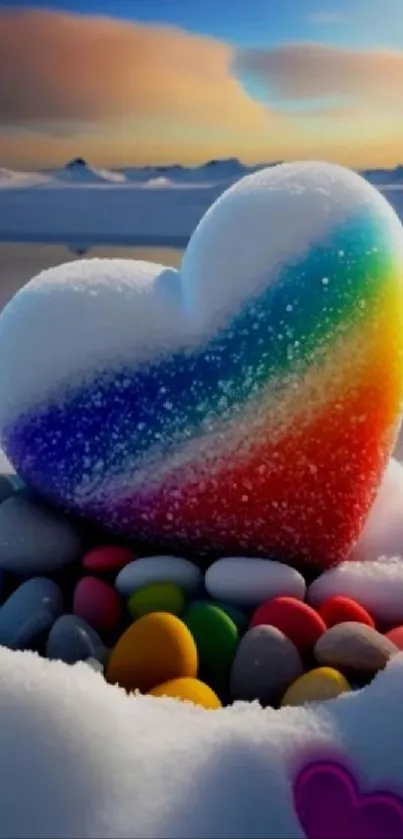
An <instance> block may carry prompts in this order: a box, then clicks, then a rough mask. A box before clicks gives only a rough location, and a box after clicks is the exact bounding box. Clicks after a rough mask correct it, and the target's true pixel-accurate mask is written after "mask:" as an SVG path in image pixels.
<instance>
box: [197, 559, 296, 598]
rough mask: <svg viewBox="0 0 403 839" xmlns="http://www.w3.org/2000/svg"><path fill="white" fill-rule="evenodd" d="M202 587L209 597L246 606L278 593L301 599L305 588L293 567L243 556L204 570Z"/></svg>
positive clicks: (223, 560) (225, 560)
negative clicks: (204, 587) (203, 586)
mask: <svg viewBox="0 0 403 839" xmlns="http://www.w3.org/2000/svg"><path fill="white" fill-rule="evenodd" d="M205 586H206V589H207V591H208V593H209V594H210V595H211V597H214V598H216V599H217V600H224V601H226V602H227V603H229V604H233V605H235V606H240V607H242V606H243V607H246V608H248V607H250V608H253V607H255V606H258V605H259V604H260V603H261V602H262V601H263V600H268V599H269V598H272V597H277V596H279V595H288V596H290V597H295V598H298V599H299V600H303V599H304V597H305V590H306V584H305V580H304V578H303V577H302V575H301V574H300V573H299V572H298V571H296V570H295V568H291V567H290V566H288V565H283V564H282V563H281V562H275V561H273V560H271V559H255V558H253V557H244V556H237V557H224V558H223V559H218V560H217V561H216V562H213V564H212V565H210V567H209V568H208V570H207V572H206V577H205Z"/></svg>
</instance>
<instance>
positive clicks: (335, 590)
mask: <svg viewBox="0 0 403 839" xmlns="http://www.w3.org/2000/svg"><path fill="white" fill-rule="evenodd" d="M334 595H341V596H343V597H352V598H353V600H357V601H358V603H361V605H362V606H364V608H365V609H367V611H368V612H369V613H370V614H371V615H372V616H373V617H374V618H375V619H376V620H378V621H381V622H383V623H388V624H390V625H391V626H392V625H394V626H398V625H400V624H403V561H402V560H401V558H400V557H379V559H374V560H369V561H368V562H355V561H354V560H352V561H351V560H350V561H347V562H342V563H340V565H338V566H337V567H336V568H330V569H329V570H328V571H325V573H324V574H321V576H320V577H318V578H317V579H316V580H314V582H313V583H312V584H311V585H310V587H309V589H308V602H309V603H311V604H312V605H313V606H319V605H320V604H321V603H323V602H324V600H326V599H327V598H328V597H333V596H334Z"/></svg>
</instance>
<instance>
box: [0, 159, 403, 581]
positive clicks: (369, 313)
mask: <svg viewBox="0 0 403 839" xmlns="http://www.w3.org/2000/svg"><path fill="white" fill-rule="evenodd" d="M402 278H403V233H402V228H401V225H400V222H399V220H398V219H397V217H396V216H395V214H394V212H393V210H392V209H391V207H390V206H389V204H388V203H387V202H386V200H385V199H384V198H383V197H382V196H381V195H380V194H379V193H378V192H377V191H376V190H375V189H374V188H372V187H371V186H370V185H369V184H367V183H366V182H365V181H364V180H363V179H361V178H360V177H359V176H358V175H356V174H354V173H352V172H349V171H347V170H344V169H342V168H340V167H336V166H332V165H327V164H315V163H296V164H289V165H282V166H277V167H273V168H271V169H270V168H269V169H266V170H264V171H262V172H258V173H255V174H253V175H250V176H248V177H246V178H244V179H243V180H242V181H240V182H238V183H237V184H236V185H235V186H234V187H232V188H231V189H229V190H228V191H227V192H226V193H224V195H223V196H221V198H220V199H219V200H218V201H217V202H216V203H215V204H214V205H213V206H212V207H211V208H210V210H209V211H208V212H207V214H206V215H205V217H204V218H203V219H202V221H201V223H200V225H199V227H198V228H197V229H196V231H195V233H194V234H193V236H192V238H191V240H190V243H189V245H188V248H187V251H186V253H185V256H184V260H183V264H182V267H181V270H180V272H176V271H173V270H170V269H166V268H164V267H163V266H157V265H150V264H146V263H142V262H128V261H121V260H110V261H107V260H90V261H88V260H87V261H86V260H84V261H78V262H75V263H71V264H69V265H66V266H62V267H59V268H55V269H52V270H50V271H47V272H44V273H43V274H41V275H39V276H38V277H37V278H35V279H34V280H33V281H32V282H31V283H30V284H28V286H27V287H26V288H25V289H23V290H22V291H20V292H19V293H18V294H17V295H16V297H15V298H14V299H13V301H12V302H11V303H10V304H9V305H8V306H7V307H6V309H5V311H4V312H3V314H2V315H1V318H0V392H1V394H2V398H1V405H0V429H1V437H2V442H3V445H4V448H5V451H6V453H7V455H8V456H9V458H10V459H11V461H12V463H13V465H14V467H15V468H16V470H17V471H18V472H19V473H20V474H21V475H22V476H23V477H24V478H25V479H26V480H27V481H28V482H29V483H30V484H32V485H33V486H34V487H35V488H36V489H37V490H38V491H39V492H40V493H42V494H43V495H44V496H46V497H47V498H49V499H50V500H51V501H54V502H56V503H58V504H60V505H62V506H63V507H65V508H67V509H70V510H72V511H75V512H78V513H81V514H84V515H86V516H90V517H93V518H95V519H98V520H100V521H101V522H103V523H104V524H106V525H107V526H109V527H112V528H114V529H115V530H118V531H122V532H125V533H128V534H129V535H131V536H136V537H138V538H141V539H145V540H149V541H151V542H153V543H154V544H155V543H157V544H158V543H159V544H161V545H165V546H166V547H168V546H169V547H170V548H171V549H176V550H181V551H185V550H186V549H188V548H192V549H194V550H196V551H197V550H204V549H213V550H216V551H220V552H223V553H231V552H232V553H234V552H236V553H238V554H239V553H246V554H262V555H268V554H271V555H273V554H274V555H276V556H277V557H278V558H283V559H285V560H288V561H293V560H298V559H301V560H304V559H305V560H310V561H312V562H315V563H317V564H318V565H323V566H325V565H329V564H331V563H334V562H338V561H339V560H341V559H344V558H345V557H346V556H347V555H348V554H349V552H350V549H351V547H352V545H353V543H354V542H355V540H356V539H357V536H358V534H359V532H360V529H361V527H362V524H363V522H364V520H365V518H366V516H367V513H368V510H369V508H370V506H371V504H372V502H373V499H374V497H375V495H376V491H377V488H378V486H379V482H380V480H381V477H382V474H383V471H384V467H385V464H386V462H387V459H388V456H389V454H390V451H391V448H392V446H393V442H394V439H395V434H396V430H397V426H398V420H399V414H400V408H401V401H402V394H403V374H402V371H403V360H402V346H403V302H402V299H403V281H402Z"/></svg>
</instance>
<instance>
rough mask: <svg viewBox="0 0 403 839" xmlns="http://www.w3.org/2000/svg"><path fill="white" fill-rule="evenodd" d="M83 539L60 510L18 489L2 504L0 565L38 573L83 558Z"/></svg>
mask: <svg viewBox="0 0 403 839" xmlns="http://www.w3.org/2000/svg"><path fill="white" fill-rule="evenodd" d="M81 550H82V544H81V539H80V537H79V535H78V533H77V531H76V529H75V528H74V527H73V526H72V525H71V524H70V522H69V521H67V519H66V518H64V517H63V516H62V515H60V514H59V513H55V512H54V511H53V510H49V509H47V508H45V507H44V506H42V505H39V504H37V503H36V502H35V501H32V500H31V499H30V498H29V497H27V496H26V495H24V494H23V493H16V494H15V495H12V496H11V497H10V498H7V500H6V501H3V503H2V504H1V505H0V568H2V569H3V570H4V571H12V572H14V573H17V574H24V575H25V574H26V575H28V574H30V575H31V576H36V575H37V574H42V573H51V572H53V571H57V570H59V569H60V568H63V567H64V566H65V565H69V564H71V563H73V562H75V561H77V560H78V559H79V558H80V553H81Z"/></svg>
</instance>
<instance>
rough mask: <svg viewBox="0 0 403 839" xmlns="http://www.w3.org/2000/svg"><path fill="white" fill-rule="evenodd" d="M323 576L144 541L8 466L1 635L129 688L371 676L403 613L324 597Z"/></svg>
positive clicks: (288, 700) (267, 685) (1, 498)
mask: <svg viewBox="0 0 403 839" xmlns="http://www.w3.org/2000/svg"><path fill="white" fill-rule="evenodd" d="M312 582H313V581H312V579H307V578H306V577H305V576H304V575H303V574H302V573H301V572H300V571H298V570H296V569H295V568H291V567H289V566H287V565H284V564H282V563H280V562H277V561H274V560H272V559H255V558H251V557H233V558H231V557H227V558H218V559H217V558H215V559H213V560H212V561H211V562H210V563H206V562H204V563H203V564H202V565H200V564H199V563H198V562H197V563H196V562H195V561H192V559H185V558H183V557H176V556H161V555H144V554H143V555H142V554H141V550H140V548H139V546H136V547H134V546H133V545H128V544H125V543H122V542H119V541H117V540H113V537H111V535H110V534H109V535H108V534H105V533H104V532H101V531H99V530H98V529H96V528H94V527H92V526H89V525H85V524H83V523H81V522H76V521H74V520H71V519H70V518H68V517H66V516H64V515H62V514H61V513H60V512H58V511H55V510H53V509H51V508H49V507H47V506H45V505H44V504H43V502H41V501H40V500H38V499H37V498H36V497H35V496H34V495H33V494H32V493H30V491H29V490H28V489H27V488H25V487H24V486H23V485H22V483H21V481H20V480H19V479H18V477H17V476H15V475H11V476H8V475H0V644H1V645H3V646H6V647H8V648H10V649H12V650H35V651H36V652H38V653H39V654H40V655H42V656H44V657H46V658H48V659H58V660H61V661H64V662H66V663H67V664H71V665H73V664H75V663H76V662H78V661H85V662H87V663H88V666H90V667H92V668H94V669H96V670H97V671H99V673H101V674H103V676H104V678H105V679H106V680H107V681H108V682H110V683H117V684H119V685H121V686H122V687H123V688H125V689H126V690H127V691H137V690H138V691H140V692H141V693H150V694H153V695H156V696H163V695H165V696H172V697H177V698H179V699H183V700H190V701H193V702H195V703H196V704H200V705H203V706H204V707H206V708H210V709H213V708H219V707H221V706H222V705H227V704H230V703H231V702H233V701H235V700H245V701H253V700H258V701H259V702H260V703H261V704H262V705H264V706H272V707H279V706H284V705H302V704H304V703H305V702H308V701H322V700H326V699H329V698H334V697H336V696H338V695H339V694H341V693H344V692H346V691H350V690H353V689H355V688H359V687H361V686H363V685H365V684H367V683H369V682H370V681H371V679H372V678H373V677H374V675H375V674H376V673H377V672H378V671H379V670H381V669H382V668H384V667H385V665H386V664H387V662H388V660H389V659H390V657H391V656H393V655H395V654H396V653H398V652H399V650H401V649H403V626H388V625H382V626H381V625H379V620H376V619H375V618H374V615H373V614H370V611H369V610H368V609H365V608H364V606H363V605H362V604H361V603H360V602H358V600H356V599H352V598H350V597H345V596H343V595H342V594H337V593H336V594H333V595H332V596H331V597H328V598H327V599H325V600H324V601H323V602H322V603H321V604H320V605H319V606H317V608H314V607H313V605H310V602H311V603H312V598H310V591H311V586H312ZM314 582H315V581H314ZM317 582H318V579H316V584H317ZM316 587H317V586H316Z"/></svg>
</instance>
